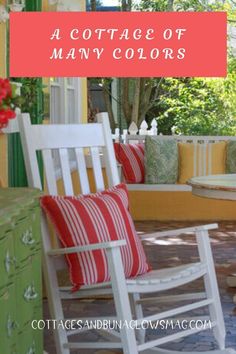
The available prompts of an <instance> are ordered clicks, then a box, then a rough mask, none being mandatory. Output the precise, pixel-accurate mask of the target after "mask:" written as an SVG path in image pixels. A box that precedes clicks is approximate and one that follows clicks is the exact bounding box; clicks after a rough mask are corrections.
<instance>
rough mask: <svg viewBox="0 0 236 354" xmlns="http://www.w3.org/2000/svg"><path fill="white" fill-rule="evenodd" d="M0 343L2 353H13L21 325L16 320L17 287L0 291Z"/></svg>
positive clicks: (10, 285) (11, 285)
mask: <svg viewBox="0 0 236 354" xmlns="http://www.w3.org/2000/svg"><path fill="white" fill-rule="evenodd" d="M0 308H1V315H0V328H1V331H0V343H1V353H12V352H13V348H14V347H15V343H16V338H17V331H18V329H19V324H18V323H17V320H16V298H15V285H14V284H9V285H8V286H7V287H6V288H4V289H2V290H1V291H0Z"/></svg>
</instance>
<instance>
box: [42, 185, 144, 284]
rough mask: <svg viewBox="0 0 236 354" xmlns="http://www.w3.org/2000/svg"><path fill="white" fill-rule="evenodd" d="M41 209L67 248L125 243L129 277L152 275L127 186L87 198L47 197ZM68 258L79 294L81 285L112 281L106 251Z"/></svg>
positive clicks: (125, 259)
mask: <svg viewBox="0 0 236 354" xmlns="http://www.w3.org/2000/svg"><path fill="white" fill-rule="evenodd" d="M41 206H42V208H43V209H44V211H45V212H46V214H47V215H48V216H49V219H50V220H51V221H52V223H53V224H54V226H55V228H56V231H57V234H58V236H59V238H60V241H61V243H62V245H63V246H64V247H73V246H82V245H89V244H93V243H99V242H107V241H114V240H119V239H125V240H126V242H127V245H126V246H123V247H121V256H122V261H123V265H124V272H125V276H126V277H127V278H129V277H134V276H136V275H138V274H143V273H146V272H147V271H149V269H150V268H149V265H148V263H147V261H146V256H145V253H144V250H143V247H142V244H141V242H140V240H139V238H138V236H137V233H136V231H135V227H134V224H133V221H132V218H131V215H130V213H129V211H128V192H127V188H126V186H125V185H124V184H120V185H118V186H116V187H114V188H111V189H108V190H106V191H104V192H100V193H96V194H89V195H86V196H79V197H60V196H43V197H42V198H41ZM66 257H67V261H68V263H69V269H70V278H71V282H72V284H73V285H74V288H73V290H78V289H79V288H80V286H81V285H90V284H96V283H100V282H106V281H109V279H110V276H109V272H108V264H107V259H106V255H105V251H104V250H101V251H100V250H97V251H91V252H82V253H74V254H71V255H67V256H66Z"/></svg>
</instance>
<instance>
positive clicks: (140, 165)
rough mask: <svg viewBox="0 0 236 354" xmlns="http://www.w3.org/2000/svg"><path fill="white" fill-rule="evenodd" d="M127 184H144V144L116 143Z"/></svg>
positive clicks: (117, 156) (116, 151) (118, 159)
mask: <svg viewBox="0 0 236 354" xmlns="http://www.w3.org/2000/svg"><path fill="white" fill-rule="evenodd" d="M114 148H115V154H116V160H117V161H118V162H119V163H120V164H121V165H122V170H123V174H124V178H125V181H126V183H144V144H120V143H114Z"/></svg>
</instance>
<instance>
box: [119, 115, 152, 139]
mask: <svg viewBox="0 0 236 354" xmlns="http://www.w3.org/2000/svg"><path fill="white" fill-rule="evenodd" d="M128 134H129V135H138V134H139V135H157V134H158V128H157V121H156V119H153V120H152V122H151V127H150V129H148V124H147V122H146V121H145V120H143V121H142V123H141V125H140V128H138V126H137V124H136V123H134V122H132V123H131V124H130V126H129V128H128V129H123V131H122V133H121V132H120V129H119V128H116V129H115V133H114V134H112V138H113V140H114V141H119V140H120V138H121V141H122V142H125V141H126V136H127V135H128Z"/></svg>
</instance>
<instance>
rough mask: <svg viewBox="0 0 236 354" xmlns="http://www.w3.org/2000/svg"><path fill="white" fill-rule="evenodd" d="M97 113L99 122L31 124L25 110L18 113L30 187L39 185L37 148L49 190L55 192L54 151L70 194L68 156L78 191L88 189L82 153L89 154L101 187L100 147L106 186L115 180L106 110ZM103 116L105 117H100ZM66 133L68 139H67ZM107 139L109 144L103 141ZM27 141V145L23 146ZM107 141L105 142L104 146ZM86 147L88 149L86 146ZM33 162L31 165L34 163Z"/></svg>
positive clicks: (56, 190)
mask: <svg viewBox="0 0 236 354" xmlns="http://www.w3.org/2000/svg"><path fill="white" fill-rule="evenodd" d="M98 116H100V117H99V119H101V120H102V123H95V124H76V125H73V124H72V125H54V124H53V125H50V126H49V125H31V123H30V117H29V115H28V114H22V116H21V117H19V125H20V131H21V135H22V145H23V150H24V156H25V163H26V164H27V168H26V170H27V178H28V184H29V186H30V187H34V188H39V189H42V183H41V180H40V175H39V170H38V167H36V166H37V155H36V152H37V151H42V156H43V164H44V166H45V179H46V183H47V189H48V192H49V194H51V195H58V194H59V191H58V184H57V176H56V169H58V166H55V158H54V156H55V153H57V154H58V155H59V159H58V161H59V164H60V166H59V169H60V171H61V176H62V181H63V186H64V194H65V195H74V194H75V190H74V188H73V182H72V177H71V168H70V162H71V161H70V158H71V154H72V153H73V156H74V157H75V158H74V160H75V161H76V164H77V172H78V178H79V181H80V189H81V193H83V194H88V193H90V186H89V178H88V174H87V167H86V159H85V155H86V154H87V155H90V157H91V161H92V168H93V175H94V181H95V187H96V190H97V191H101V190H104V189H105V181H104V176H103V171H102V164H101V158H100V149H101V148H102V149H103V155H104V158H105V170H106V175H107V179H108V185H109V186H110V187H112V186H114V185H116V184H118V183H119V182H120V180H119V174H118V169H117V165H116V162H115V161H116V160H115V155H114V149H113V146H112V142H111V141H112V140H111V132H110V127H109V120H108V116H107V113H100V114H99V115H98ZM104 117H105V118H104ZM68 137H69V139H68ZM107 142H109V144H107ZM27 144H29V145H30V147H28V148H27ZM108 145H109V146H108ZM88 148H89V149H88ZM34 166H35V167H34Z"/></svg>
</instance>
